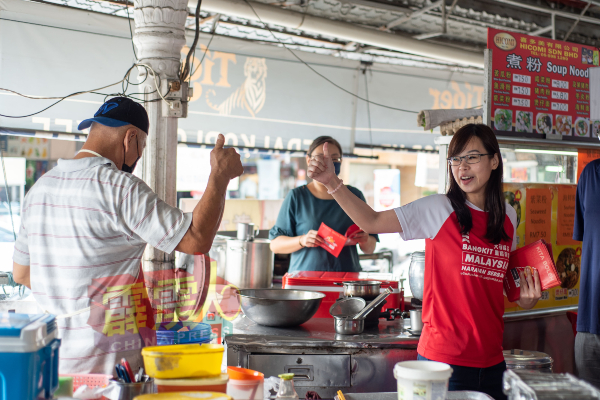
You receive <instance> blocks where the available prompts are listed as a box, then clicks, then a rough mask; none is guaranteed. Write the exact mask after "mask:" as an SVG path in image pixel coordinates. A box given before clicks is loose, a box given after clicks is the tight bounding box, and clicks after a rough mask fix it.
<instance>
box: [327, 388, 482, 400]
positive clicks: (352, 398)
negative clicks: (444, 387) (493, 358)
mask: <svg viewBox="0 0 600 400" xmlns="http://www.w3.org/2000/svg"><path fill="white" fill-rule="evenodd" d="M342 392H343V390H342ZM344 397H345V398H346V400H398V393H396V392H379V393H344ZM335 399H337V396H336V397H335ZM490 399H491V400H493V399H492V398H491V397H490V396H488V395H487V394H485V393H481V392H471V391H466V390H465V391H456V392H448V395H447V396H446V400H490Z"/></svg>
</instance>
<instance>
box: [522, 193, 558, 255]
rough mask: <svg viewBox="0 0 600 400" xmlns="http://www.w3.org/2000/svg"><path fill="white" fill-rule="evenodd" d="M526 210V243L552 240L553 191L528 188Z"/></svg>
mask: <svg viewBox="0 0 600 400" xmlns="http://www.w3.org/2000/svg"><path fill="white" fill-rule="evenodd" d="M525 210H526V211H525V245H528V244H530V243H533V242H537V241H538V240H540V239H544V240H547V241H550V232H552V191H551V190H550V189H529V188H528V189H527V200H526V207H525Z"/></svg>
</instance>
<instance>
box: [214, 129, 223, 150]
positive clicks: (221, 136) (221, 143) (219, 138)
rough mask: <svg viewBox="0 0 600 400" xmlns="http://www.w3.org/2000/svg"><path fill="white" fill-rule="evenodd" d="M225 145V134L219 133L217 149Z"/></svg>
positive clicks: (216, 143)
mask: <svg viewBox="0 0 600 400" xmlns="http://www.w3.org/2000/svg"><path fill="white" fill-rule="evenodd" d="M223 145H225V136H223V134H222V133H219V136H218V137H217V141H216V142H215V149H222V148H223Z"/></svg>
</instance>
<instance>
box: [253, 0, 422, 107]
mask: <svg viewBox="0 0 600 400" xmlns="http://www.w3.org/2000/svg"><path fill="white" fill-rule="evenodd" d="M244 2H245V3H246V4H247V5H248V7H250V9H252V12H253V13H254V15H255V16H256V18H257V19H258V21H259V22H260V23H261V24H263V26H264V27H265V29H266V30H268V31H269V32H270V33H271V35H272V36H273V38H275V40H277V41H278V42H279V44H281V45H282V46H283V47H284V48H285V49H286V50H287V51H289V52H290V53H292V55H293V56H294V57H295V58H296V59H297V60H298V61H300V62H301V63H302V64H304V65H305V66H306V67H308V68H309V69H310V70H311V71H312V72H314V73H315V74H317V75H319V76H320V77H321V78H323V79H325V80H326V81H327V82H329V83H330V84H332V85H333V86H335V87H336V88H338V89H340V90H341V91H343V92H345V93H348V94H349V95H351V96H354V97H356V98H357V99H359V100H362V101H366V102H367V103H370V104H374V105H376V106H379V107H383V108H387V109H390V110H395V111H401V112H405V113H410V114H418V113H419V112H418V111H412V110H405V109H402V108H397V107H392V106H388V105H385V104H381V103H376V102H374V101H369V100H367V99H365V98H364V97H361V96H359V95H357V94H356V93H352V92H351V91H349V90H347V89H345V88H343V87H342V86H340V85H338V84H337V83H335V82H333V81H332V80H331V79H329V78H327V77H326V76H325V75H323V74H321V73H320V72H318V71H317V70H315V69H314V68H313V67H312V66H310V64H308V63H307V62H306V61H304V60H303V59H301V58H300V57H299V56H298V55H297V54H296V53H295V52H294V51H293V50H292V49H290V48H289V47H287V46H286V44H285V43H283V42H282V41H281V40H280V39H279V38H278V37H277V36H275V33H273V31H272V30H271V28H269V27H268V25H267V24H266V23H265V22H263V20H262V19H261V18H260V17H259V16H258V14H257V13H256V10H255V9H254V7H253V6H252V4H250V1H248V0H244Z"/></svg>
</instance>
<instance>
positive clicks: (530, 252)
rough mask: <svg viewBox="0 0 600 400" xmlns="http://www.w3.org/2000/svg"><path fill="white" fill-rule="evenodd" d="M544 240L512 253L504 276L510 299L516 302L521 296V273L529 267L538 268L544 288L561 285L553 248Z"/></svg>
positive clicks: (507, 295) (507, 294)
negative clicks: (553, 256)
mask: <svg viewBox="0 0 600 400" xmlns="http://www.w3.org/2000/svg"><path fill="white" fill-rule="evenodd" d="M548 248H549V246H548V244H547V243H546V242H545V241H543V240H538V241H537V242H534V243H531V244H529V245H527V246H524V247H521V248H520V249H518V250H515V251H513V252H512V253H510V259H509V261H508V269H507V271H506V275H505V276H504V291H505V292H506V297H508V301H511V302H514V301H517V300H519V297H520V296H521V282H520V277H519V273H520V272H522V271H523V270H524V269H525V268H527V267H532V268H535V269H537V271H538V273H539V275H540V283H541V284H542V290H547V289H550V288H553V287H555V286H558V285H560V279H559V278H558V273H557V272H556V266H555V265H554V259H553V258H552V253H551V251H552V250H551V248H550V252H549V251H548Z"/></svg>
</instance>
